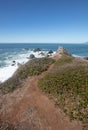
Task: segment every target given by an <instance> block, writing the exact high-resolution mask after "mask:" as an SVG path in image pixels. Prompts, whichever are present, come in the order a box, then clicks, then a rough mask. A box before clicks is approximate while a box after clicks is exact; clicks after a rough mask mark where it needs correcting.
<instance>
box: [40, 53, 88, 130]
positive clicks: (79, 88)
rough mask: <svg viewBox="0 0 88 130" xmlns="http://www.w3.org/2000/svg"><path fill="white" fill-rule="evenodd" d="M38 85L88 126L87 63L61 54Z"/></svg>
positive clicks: (73, 117) (72, 117)
mask: <svg viewBox="0 0 88 130" xmlns="http://www.w3.org/2000/svg"><path fill="white" fill-rule="evenodd" d="M39 87H40V88H41V89H42V90H43V91H44V92H47V93H49V94H50V95H53V96H54V97H55V98H56V99H57V100H56V104H57V105H59V106H60V107H61V109H63V111H64V112H65V113H66V114H67V115H69V116H70V119H78V120H80V121H82V122H83V123H84V124H86V125H87V126H86V127H85V129H86V128H88V63H87V62H83V61H81V60H78V59H75V58H72V57H67V56H63V57H62V58H61V59H59V60H58V61H57V62H56V63H55V65H54V67H53V68H52V70H51V71H50V72H48V73H47V74H46V75H45V76H44V77H43V78H42V79H40V81H39Z"/></svg>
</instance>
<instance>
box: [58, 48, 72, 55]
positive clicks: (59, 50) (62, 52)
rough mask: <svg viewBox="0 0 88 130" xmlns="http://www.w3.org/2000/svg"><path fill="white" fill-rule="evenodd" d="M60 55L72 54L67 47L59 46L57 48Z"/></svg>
mask: <svg viewBox="0 0 88 130" xmlns="http://www.w3.org/2000/svg"><path fill="white" fill-rule="evenodd" d="M57 54H58V55H67V56H72V55H71V54H70V53H69V52H68V51H67V50H66V49H65V48H63V47H59V48H58V50H57Z"/></svg>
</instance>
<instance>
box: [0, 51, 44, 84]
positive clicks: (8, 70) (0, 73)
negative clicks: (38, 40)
mask: <svg viewBox="0 0 88 130" xmlns="http://www.w3.org/2000/svg"><path fill="white" fill-rule="evenodd" d="M44 53H45V54H46V53H47V52H45V51H44ZM30 54H33V55H35V57H36V58H42V57H44V56H42V55H40V52H33V51H27V53H19V54H17V55H14V57H13V58H11V59H9V58H7V59H8V60H7V61H6V63H7V66H5V67H3V68H0V82H4V81H6V80H7V79H9V78H10V77H12V75H13V74H14V72H15V71H16V70H17V69H18V63H20V64H25V63H26V62H27V61H29V60H30V59H29V58H28V57H30ZM13 61H15V65H12V64H13Z"/></svg>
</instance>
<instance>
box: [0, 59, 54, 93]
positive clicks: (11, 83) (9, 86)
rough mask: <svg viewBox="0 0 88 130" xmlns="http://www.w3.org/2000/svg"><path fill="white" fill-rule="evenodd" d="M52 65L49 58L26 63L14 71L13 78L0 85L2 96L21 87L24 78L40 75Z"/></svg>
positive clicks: (51, 60) (52, 61)
mask: <svg viewBox="0 0 88 130" xmlns="http://www.w3.org/2000/svg"><path fill="white" fill-rule="evenodd" d="M52 63H54V60H53V59H51V58H35V59H33V60H31V61H29V62H27V63H26V64H25V65H22V66H21V67H20V68H19V69H18V70H17V71H16V73H15V74H14V76H13V77H11V78H10V79H8V80H7V81H6V82H4V83H1V84H0V91H1V92H3V93H4V94H5V93H8V92H12V91H13V90H15V89H16V88H18V87H21V84H22V82H23V81H24V79H25V78H27V77H28V76H34V75H39V74H41V73H42V72H43V71H46V70H47V69H48V67H49V66H50V65H51V64H52Z"/></svg>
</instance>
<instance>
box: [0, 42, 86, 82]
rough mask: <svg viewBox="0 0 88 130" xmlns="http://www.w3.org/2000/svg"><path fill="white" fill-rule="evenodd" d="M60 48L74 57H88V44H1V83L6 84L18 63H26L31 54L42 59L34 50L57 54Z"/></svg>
mask: <svg viewBox="0 0 88 130" xmlns="http://www.w3.org/2000/svg"><path fill="white" fill-rule="evenodd" d="M59 46H62V47H64V48H66V49H67V50H68V51H69V52H70V53H71V54H73V56H77V57H80V56H82V57H84V56H88V44H54V43H51V44H50V43H47V44H46V43H45V44H44V43H43V44H40V43H39V44H38V43H31V44H25V43H24V44H23V43H18V44H17V43H16V44H4V43H3V44H0V82H4V81H5V80H7V79H8V78H9V77H11V76H12V75H13V74H14V72H15V71H16V70H17V68H18V65H17V63H21V64H24V63H26V62H27V61H28V60H29V59H28V58H27V57H29V56H30V54H34V55H35V57H37V58H39V57H42V56H41V55H39V53H38V52H37V53H34V52H33V49H35V48H40V49H41V50H42V51H44V52H46V53H47V52H48V51H49V50H53V51H54V52H56V51H57V49H58V47H59ZM14 61H15V62H16V64H15V65H13V64H14Z"/></svg>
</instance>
